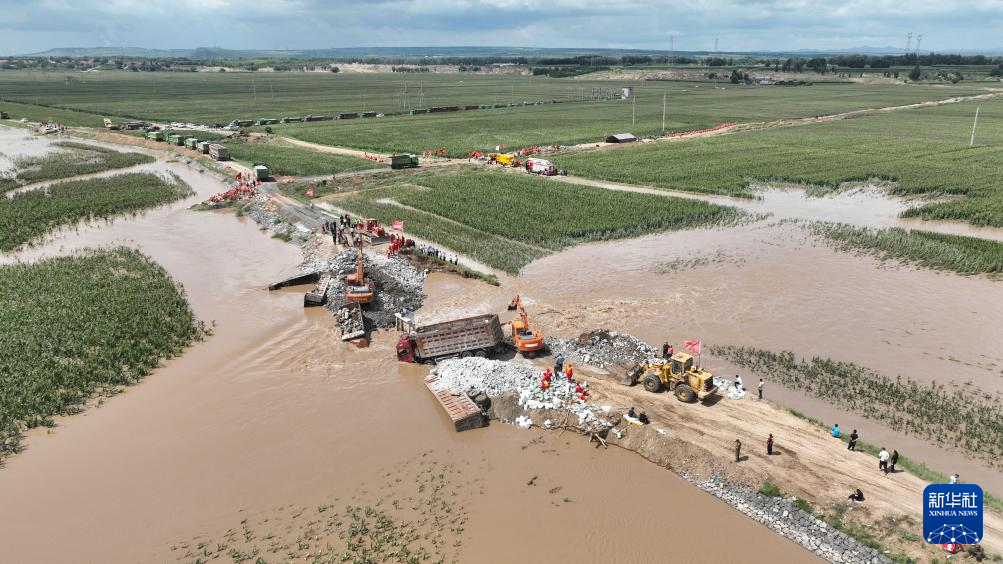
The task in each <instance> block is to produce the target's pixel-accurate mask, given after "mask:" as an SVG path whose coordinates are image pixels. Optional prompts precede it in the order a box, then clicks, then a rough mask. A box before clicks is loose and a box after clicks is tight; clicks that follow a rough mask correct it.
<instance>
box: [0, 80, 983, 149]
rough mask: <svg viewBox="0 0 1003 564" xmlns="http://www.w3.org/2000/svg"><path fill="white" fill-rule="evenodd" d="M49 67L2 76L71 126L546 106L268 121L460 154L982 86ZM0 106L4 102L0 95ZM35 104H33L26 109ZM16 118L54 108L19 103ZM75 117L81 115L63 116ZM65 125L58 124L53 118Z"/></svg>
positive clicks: (832, 109) (298, 130)
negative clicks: (607, 98)
mask: <svg viewBox="0 0 1003 564" xmlns="http://www.w3.org/2000/svg"><path fill="white" fill-rule="evenodd" d="M72 78H75V79H76V80H74V81H72V82H70V83H69V84H67V83H66V82H65V77H64V74H61V73H59V74H57V73H42V72H23V71H18V72H3V73H0V93H2V97H3V99H6V100H12V101H15V102H24V103H28V104H41V105H46V106H51V107H54V108H73V109H76V110H81V111H84V112H91V113H92V114H93V115H94V117H93V118H92V119H91V121H90V123H89V124H84V123H77V122H79V121H80V120H81V119H83V117H85V114H79V115H68V116H63V117H65V120H63V121H64V122H65V123H67V124H70V125H77V124H79V125H91V126H94V127H99V126H100V119H99V117H100V116H105V115H107V116H111V117H114V116H127V117H130V118H136V119H150V120H155V121H167V122H169V121H192V122H199V123H209V124H211V123H228V122H229V121H231V120H233V119H235V118H243V119H256V118H259V117H269V118H281V117H284V116H303V115H305V114H321V115H334V114H337V113H339V112H357V111H361V110H363V109H366V110H370V111H379V112H384V113H388V114H389V113H394V112H402V111H403V110H404V109H405V104H404V99H405V97H404V96H403V95H402V91H403V87H404V85H405V82H407V96H406V99H407V104H406V108H407V109H413V108H416V107H429V106H446V105H467V104H512V103H515V104H523V103H526V102H538V101H543V102H547V104H545V105H543V106H530V107H519V108H506V109H493V110H471V111H462V112H456V113H442V114H431V115H423V116H413V117H411V116H400V117H391V116H388V117H385V118H378V119H377V118H367V119H356V120H343V121H334V122H312V123H306V124H288V125H276V126H271V127H272V128H273V129H274V130H275V131H276V132H277V133H283V134H289V135H292V136H294V137H297V138H301V139H305V140H310V141H316V142H320V143H325V144H333V145H345V146H352V147H358V148H363V149H372V150H394V149H396V150H406V151H420V150H423V149H434V148H446V149H447V150H448V151H449V153H450V154H451V155H453V156H462V155H465V154H466V153H467V152H469V151H471V150H474V149H487V148H492V147H494V146H496V145H501V144H504V145H507V146H510V147H525V146H531V145H549V144H554V143H578V142H588V141H593V140H596V139H598V138H600V136H601V135H602V134H603V133H619V132H624V131H630V132H632V133H635V134H637V135H643V134H653V133H657V132H660V131H662V101H663V95H665V98H666V123H665V130H668V131H673V130H680V129H698V128H703V127H708V126H711V125H714V124H717V123H722V122H728V121H763V120H772V119H777V118H781V117H804V116H816V115H823V114H829V113H837V112H842V111H848V110H855V109H862V108H869V107H884V106H890V105H901V104H910V103H915V102H920V101H924V100H933V99H941V98H947V97H950V96H954V95H961V94H969V93H973V92H976V91H978V89H979V88H980V85H975V84H964V83H962V84H959V85H956V86H950V87H945V86H942V85H941V86H931V85H924V84H917V85H906V86H904V85H890V84H870V85H860V84H846V83H831V84H817V85H815V86H810V87H800V88H778V87H761V86H736V85H731V84H723V83H722V87H723V89H722V88H718V89H715V88H714V87H713V85H712V84H711V83H693V82H668V81H651V82H644V81H621V80H596V79H588V78H584V79H551V78H546V77H529V76H489V75H471V74H430V73H422V76H414V75H403V74H351V73H338V74H331V73H274V74H271V73H126V72H115V71H104V72H96V73H86V74H81V75H80V76H74V77H72ZM622 86H633V87H634V88H635V93H636V111H634V108H632V104H631V103H630V102H627V101H616V102H595V103H563V104H553V103H552V102H554V101H558V102H575V101H577V100H582V99H589V98H591V94H592V89H593V88H604V89H607V90H613V91H616V92H619V90H620V88H621V87H622ZM0 109H7V108H5V107H4V104H3V103H2V102H0ZM29 110H30V111H29ZM7 111H9V112H10V113H11V115H12V116H13V117H15V118H19V117H21V114H22V113H25V112H29V113H31V114H32V115H34V116H41V115H43V114H47V113H53V114H54V113H55V112H58V110H49V109H46V108H39V107H37V106H32V107H25V106H18V105H16V104H12V105H11V107H10V108H9V109H7ZM66 120H73V121H66ZM57 121H60V120H59V119H57Z"/></svg>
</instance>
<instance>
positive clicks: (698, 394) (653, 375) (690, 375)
mask: <svg viewBox="0 0 1003 564" xmlns="http://www.w3.org/2000/svg"><path fill="white" fill-rule="evenodd" d="M638 381H640V382H641V384H642V385H643V386H644V389H645V390H648V391H649V392H652V393H658V392H660V391H662V389H663V388H664V389H668V390H671V391H672V393H673V394H675V396H676V399H678V400H679V401H682V402H687V403H688V402H692V401H693V400H694V399H699V400H700V401H703V400H705V399H707V398H708V397H710V396H712V395H714V394H716V393H717V386H715V385H714V375H713V374H711V373H710V372H707V371H706V370H702V369H700V368H697V367H696V366H695V365H694V361H693V355H691V354H688V353H684V352H677V353H676V354H674V355H672V358H670V359H668V360H663V359H651V360H647V361H644V362H641V363H639V364H637V365H635V366H634V367H633V368H631V369H630V370H629V371H628V372H627V377H626V379H624V380H623V381H622V382H621V383H622V384H624V385H627V386H633V385H634V384H637V383H638Z"/></svg>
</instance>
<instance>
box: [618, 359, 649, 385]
mask: <svg viewBox="0 0 1003 564" xmlns="http://www.w3.org/2000/svg"><path fill="white" fill-rule="evenodd" d="M642 368H643V367H642V366H641V365H640V364H636V365H634V367H633V368H631V369H630V370H628V371H627V376H625V377H624V378H623V380H620V383H621V384H623V385H624V386H633V385H634V384H637V378H638V377H639V376H640V375H641V370H642Z"/></svg>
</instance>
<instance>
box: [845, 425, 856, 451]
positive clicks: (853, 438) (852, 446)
mask: <svg viewBox="0 0 1003 564" xmlns="http://www.w3.org/2000/svg"><path fill="white" fill-rule="evenodd" d="M857 436H858V435H857V430H856V429H854V430H853V432H852V433H850V443H849V444H848V445H846V450H853V451H855V450H857Z"/></svg>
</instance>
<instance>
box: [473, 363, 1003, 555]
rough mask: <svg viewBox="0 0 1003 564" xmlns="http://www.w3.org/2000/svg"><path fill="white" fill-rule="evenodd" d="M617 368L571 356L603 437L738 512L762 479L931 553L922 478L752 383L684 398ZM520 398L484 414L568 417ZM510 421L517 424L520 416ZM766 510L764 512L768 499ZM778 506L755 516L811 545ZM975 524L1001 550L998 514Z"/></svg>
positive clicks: (554, 421) (896, 549)
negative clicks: (628, 378) (732, 392)
mask: <svg viewBox="0 0 1003 564" xmlns="http://www.w3.org/2000/svg"><path fill="white" fill-rule="evenodd" d="M550 360H551V359H549V358H548V359H546V360H537V361H536V363H535V367H536V369H537V371H539V372H542V370H543V368H544V367H545V366H546V365H548V364H549V363H550V362H549V361H550ZM517 362H520V363H523V362H528V361H517ZM624 369H625V367H624V366H622V365H621V366H617V367H611V368H610V369H609V371H605V370H599V369H594V368H592V367H587V366H582V365H576V366H575V373H576V377H577V378H578V379H579V380H586V381H587V382H588V389H589V391H590V393H591V397H590V398H589V399H588V402H587V403H588V404H590V405H592V406H593V407H595V408H600V407H601V409H599V410H598V411H596V413H597V414H603V413H605V414H604V415H601V416H602V417H603V418H605V419H606V420H608V421H609V422H610V423H612V424H613V427H612V428H611V429H610V430H609V431H608V432H606V433H602V434H603V436H604V437H605V440H606V441H607V443H608V444H609V445H614V446H619V447H622V448H625V449H627V450H631V451H634V452H636V453H638V454H640V455H641V456H642V457H644V458H646V459H647V460H649V461H651V462H654V463H655V464H657V465H659V466H662V467H665V468H668V469H671V470H673V471H675V472H677V473H679V474H680V475H682V476H684V477H686V478H687V479H688V480H690V481H692V482H695V483H697V484H698V485H700V486H701V487H704V488H705V489H708V488H709V489H708V491H712V490H713V488H712V487H711V486H710V485H712V484H717V486H714V487H717V488H718V489H717V490H713V491H712V493H714V494H715V495H718V496H719V497H722V499H726V500H730V501H729V503H731V501H735V504H734V505H735V506H736V507H737V508H739V509H740V510H742V511H743V512H745V510H746V509H748V496H747V495H745V494H744V493H742V492H748V491H749V490H753V491H754V490H755V489H756V488H758V487H760V485H761V484H763V483H764V482H765V481H769V482H771V483H773V484H776V485H777V486H778V487H779V488H780V490H781V491H782V492H784V493H785V494H786V495H792V496H796V497H797V498H800V499H804V500H807V501H808V502H809V503H810V504H811V506H812V508H813V511H814V512H815V513H816V514H824V515H826V517H827V518H828V519H839V520H841V521H842V522H843V523H845V524H846V526H847V527H850V528H855V529H857V530H858V531H864V532H866V534H867V535H869V536H870V537H871V538H872V539H874V540H876V541H878V542H880V543H881V544H882V546H884V547H885V548H887V549H889V550H890V551H891V552H892V553H900V554H905V555H907V556H909V557H912V558H923V559H928V558H930V557H932V556H935V555H937V554H938V551H937V548H936V547H934V548H930V545H927V544H926V543H925V542H923V541H922V539H921V538H919V536H921V535H922V527H921V524H922V514H921V512H920V507H921V503H920V501H921V499H922V493H923V488H924V487H925V486H926V485H927V482H925V481H924V480H921V479H920V478H918V477H916V476H914V475H912V474H910V473H908V472H906V471H903V470H902V469H901V468H899V469H898V471H897V472H895V473H894V474H884V473H883V472H880V471H879V470H878V464H877V460H876V458H874V457H873V456H871V455H868V454H865V453H863V452H852V451H848V450H847V449H846V445H845V443H843V442H841V441H840V440H838V439H834V438H832V437H831V436H830V435H829V433H828V431H827V430H826V429H822V428H820V427H819V426H817V425H816V424H814V423H811V422H809V421H806V420H804V419H801V418H799V417H796V416H795V415H793V414H792V413H791V412H789V411H788V410H787V409H785V408H783V407H782V406H780V405H777V404H775V403H773V402H771V401H769V399H768V398H769V388H767V389H766V391H765V397H766V399H764V400H762V401H760V400H758V399H756V398H755V393H754V392H753V393H747V394H746V395H745V397H744V398H742V399H738V400H733V399H729V398H728V397H726V396H727V395H726V394H721V395H719V396H718V397H716V398H712V399H710V400H708V401H706V402H704V403H694V404H685V403H681V402H679V401H677V400H676V399H675V398H674V397H673V396H672V395H671V394H667V393H661V394H651V393H648V392H646V391H645V390H644V389H643V387H641V386H635V387H626V386H623V385H621V384H619V383H618V381H619V379H620V378H621V377H622V373H623V371H624ZM522 370H524V368H522ZM493 381H494V380H493ZM746 385H747V386H750V387H752V388H753V389H754V386H755V384H754V383H753V382H747V383H746ZM523 395H524V396H525V395H526V394H525V392H523ZM534 397H535V396H534ZM525 399H526V398H525V397H523V398H521V399H520V397H519V394H514V393H512V392H507V393H502V394H499V395H497V396H496V397H495V399H494V405H492V414H493V416H494V417H495V418H497V419H500V420H503V421H508V422H515V421H517V418H519V417H528V418H530V419H531V420H532V421H533V423H534V424H535V425H538V426H547V425H544V422H545V421H546V420H549V421H550V425H549V426H551V427H552V428H557V427H560V428H572V429H574V428H575V427H577V425H576V418H575V417H574V416H572V417H571V418H570V422H569V418H568V416H567V415H566V412H565V411H564V410H563V409H560V408H558V409H553V408H551V406H549V405H548V406H547V408H546V409H539V410H534V409H524V408H523V406H524V405H526V401H525ZM530 407H532V406H530ZM607 407H608V410H607ZM631 407H633V408H635V409H636V410H637V412H638V413H640V412H645V413H646V414H647V415H648V417H649V418H650V419H651V424H650V425H646V426H636V425H633V424H630V423H629V422H628V421H626V420H625V419H622V418H621V414H623V413H625V412H626V411H627V410H628V409H629V408H631ZM518 422H520V423H522V424H523V425H526V424H527V422H526V420H525V419H519V420H518ZM847 431H849V429H848V430H847ZM771 433H772V434H773V436H774V438H775V447H774V452H773V455H772V456H767V454H766V439H767V437H768V436H769V434H771ZM864 438H865V439H866V437H864ZM736 439H738V440H740V441H741V442H742V445H743V447H742V453H741V454H742V458H741V461H740V462H738V463H736V462H735V461H734V444H735V440H736ZM721 484H725V485H724V486H722V485H721ZM857 488H859V489H861V490H863V492H864V493H865V496H866V501H865V502H864V503H862V504H856V503H849V502H847V499H846V498H847V495H849V494H850V493H852V492H853V491H854V490H856V489H857ZM736 500H737V501H736ZM743 500H745V501H743ZM762 509H763V508H762V507H756V508H753V511H752V513H748V514H750V515H751V516H752V517H753V518H757V516H760V517H761V516H762V515H759V513H760V512H761V511H762ZM767 511H768V513H769V514H770V515H772V513H773V511H772V508H768V510H767ZM779 511H780V512H781V515H782V518H779V522H777V523H774V522H773V521H769V522H768V521H763V522H764V523H766V524H767V525H768V526H770V527H771V528H774V529H775V530H778V531H781V530H782V529H780V528H779V527H780V526H781V525H784V526H790V527H794V529H792V530H797V531H798V533H799V534H801V535H802V537H803V540H804V542H805V543H807V544H803V545H804V546H806V548H808V549H809V550H813V551H815V550H816V549H817V548H819V547H820V546H821V545H819V542H820V541H819V538H816V537H815V536H814V534H813V533H811V531H812V530H815V532H816V533H818V532H819V527H820V525H819V523H820V522H815V521H812V522H810V523H804V522H802V523H800V525H798V524H797V523H794V524H792V523H790V522H789V521H788V518H790V519H794V520H796V518H797V517H796V515H795V516H792V515H793V510H792V509H791V508H789V507H787V508H781V509H780V510H779ZM784 512H786V513H784ZM770 515H766V517H770ZM774 525H776V527H774ZM797 527H801V528H797ZM804 527H807V528H804ZM812 527H814V529H812ZM985 528H986V541H985V543H984V546H985V548H986V549H987V550H989V551H990V552H991V553H994V554H999V553H1001V552H1003V541H1000V539H1003V516H1001V515H1000V514H999V513H997V512H995V511H993V512H988V513H987V516H986V519H985ZM823 529H824V527H823ZM821 532H822V533H823V536H825V538H828V537H827V536H826V535H829V534H830V533H831V531H830V530H822V531H821ZM812 539H814V544H813V540H812ZM830 540H831V539H830ZM827 542H828V541H827ZM847 548H849V549H850V550H851V551H852V550H855V549H854V548H852V547H847V546H846V545H845V543H843V541H840V542H839V543H836V545H833V546H832V547H829V548H827V549H824V551H823V552H822V553H819V554H821V555H822V556H824V557H826V558H830V559H832V554H830V553H831V552H833V551H835V552H838V553H840V554H842V553H843V552H845V550H846V549H847ZM825 551H828V552H825ZM843 558H844V559H845V558H846V557H843Z"/></svg>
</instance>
